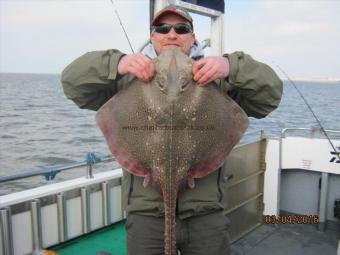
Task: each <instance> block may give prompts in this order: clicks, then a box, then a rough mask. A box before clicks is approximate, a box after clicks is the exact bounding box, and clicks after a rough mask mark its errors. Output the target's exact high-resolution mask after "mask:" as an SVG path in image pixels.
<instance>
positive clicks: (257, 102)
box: [62, 6, 282, 255]
mask: <svg viewBox="0 0 340 255" xmlns="http://www.w3.org/2000/svg"><path fill="white" fill-rule="evenodd" d="M151 25H152V33H151V43H150V44H148V45H147V46H146V47H145V48H144V49H143V51H142V53H135V54H129V55H125V54H123V53H121V52H120V51H118V50H107V51H97V52H90V53H87V54H85V55H83V56H81V57H79V58H78V59H76V60H75V61H74V62H72V63H71V64H70V65H69V66H67V67H66V68H65V70H64V71H63V73H62V83H63V87H64V92H65V94H66V96H67V97H68V98H69V99H72V100H73V101H74V102H75V103H76V104H77V105H78V106H79V107H80V108H86V109H91V110H98V109H99V108H100V107H101V106H102V105H103V104H104V103H105V102H106V101H107V100H109V99H110V98H111V97H112V96H113V95H114V94H115V93H116V92H117V91H119V90H120V89H121V88H123V87H124V86H125V85H126V84H127V83H128V82H129V81H131V79H132V77H133V76H136V77H137V78H138V79H140V80H143V81H147V80H150V79H152V77H153V76H154V72H155V67H154V63H153V61H152V59H153V58H155V57H157V55H159V54H161V53H163V52H165V51H166V50H167V49H169V48H171V47H177V48H179V49H180V50H181V51H182V52H184V53H185V54H187V55H188V56H190V57H191V58H193V59H195V60H197V61H196V62H195V63H194V64H193V69H192V73H193V79H194V80H195V81H197V83H198V84H199V86H207V85H209V84H211V82H212V81H215V82H216V83H217V86H218V87H219V88H220V90H221V91H222V92H224V93H228V94H229V96H231V97H232V98H233V99H234V100H235V101H236V102H237V103H238V104H239V105H240V106H241V107H242V108H243V110H244V111H245V112H246V113H247V114H248V116H251V117H255V118H263V117H265V116H266V115H267V114H269V113H270V112H271V111H272V110H274V109H275V108H276V107H277V106H278V104H279V102H280V99H281V95H282V82H281V81H280V80H279V78H278V77H277V75H276V74H275V73H274V71H273V70H272V69H271V68H270V67H268V66H267V65H265V64H262V63H260V62H257V61H255V60H253V59H252V58H251V57H250V56H249V55H246V54H244V53H243V52H235V53H232V54H225V55H223V56H214V57H203V54H202V52H201V50H200V47H199V45H198V43H197V42H196V39H195V34H194V33H193V25H192V18H191V16H190V15H189V14H188V13H187V12H186V11H184V10H182V9H180V8H178V7H174V6H171V7H168V8H165V9H163V10H161V11H160V12H159V13H158V14H157V15H156V16H155V18H154V19H153V21H152V24H151ZM223 176H224V173H223V169H222V168H220V169H218V170H217V171H215V172H213V173H212V174H209V175H208V176H206V177H205V178H202V179H198V180H195V188H194V189H187V190H185V191H183V192H181V194H180V195H179V197H178V203H177V219H176V223H177V225H176V228H177V231H176V232H177V246H178V249H179V250H180V251H181V254H182V255H191V254H213V255H222V254H223V255H225V254H229V249H230V247H229V235H228V227H229V221H228V219H227V218H226V217H225V216H224V215H223V213H222V212H223V209H224V208H225V205H224V203H223V201H225V200H224V199H223V197H224V185H226V183H225V180H224V178H223ZM122 186H123V192H122V193H123V194H122V196H123V203H124V209H125V210H126V212H127V221H126V231H127V248H128V254H129V255H137V254H138V255H144V254H145V255H153V254H154V255H156V254H163V250H164V247H163V246H164V243H163V242H164V239H163V238H164V208H163V201H162V198H161V196H160V194H159V193H158V192H157V191H156V190H155V189H154V187H152V186H151V185H150V186H148V187H146V188H144V187H143V179H142V178H140V177H136V176H133V175H131V174H129V173H128V172H126V171H124V175H123V184H122Z"/></svg>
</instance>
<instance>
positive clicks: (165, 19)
mask: <svg viewBox="0 0 340 255" xmlns="http://www.w3.org/2000/svg"><path fill="white" fill-rule="evenodd" d="M157 23H158V24H161V23H165V24H171V25H174V24H178V23H186V24H190V23H189V22H188V21H186V20H185V19H184V18H182V17H181V16H178V15H176V14H165V15H164V16H162V17H160V18H159V20H158V22H157ZM151 42H152V44H153V47H154V48H155V51H156V53H157V55H159V54H161V53H163V52H164V51H166V50H167V49H169V48H171V47H177V48H179V49H180V50H181V51H182V52H183V53H185V54H187V55H189V53H190V49H191V47H192V46H193V44H194V42H195V34H194V33H188V34H177V33H176V32H175V30H174V28H171V30H170V31H169V33H167V34H160V33H157V32H152V33H151Z"/></svg>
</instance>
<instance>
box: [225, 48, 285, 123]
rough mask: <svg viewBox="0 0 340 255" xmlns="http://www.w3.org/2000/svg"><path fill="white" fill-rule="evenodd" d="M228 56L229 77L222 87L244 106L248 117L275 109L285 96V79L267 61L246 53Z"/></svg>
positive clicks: (256, 116) (265, 113) (263, 115)
mask: <svg viewBox="0 0 340 255" xmlns="http://www.w3.org/2000/svg"><path fill="white" fill-rule="evenodd" d="M223 56H224V57H227V58H228V59H229V63H230V72H229V76H228V77H227V78H226V79H225V80H223V81H222V89H223V90H227V91H228V94H229V95H230V96H231V97H232V98H233V99H234V100H235V101H236V102H237V103H238V104H239V105H240V106H241V108H242V109H243V110H244V111H245V112H246V113H247V115H248V116H249V117H255V118H263V117H265V116H267V115H268V114H269V113H270V112H272V111H273V110H275V109H276V108H277V107H278V105H279V103H280V101H281V96H282V81H281V80H280V79H279V77H278V76H277V75H276V73H275V72H274V71H273V70H272V69H271V68H270V67H269V66H268V65H266V64H263V63H260V62H258V61H256V60H254V59H253V58H252V57H251V56H249V55H247V54H244V53H243V52H234V53H232V54H225V55H223Z"/></svg>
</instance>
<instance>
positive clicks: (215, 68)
mask: <svg viewBox="0 0 340 255" xmlns="http://www.w3.org/2000/svg"><path fill="white" fill-rule="evenodd" d="M192 74H193V77H194V80H195V81H196V82H197V83H198V84H199V85H201V86H204V85H207V84H208V83H210V82H212V81H214V80H216V79H220V78H225V77H227V76H228V75H229V61H228V59H227V58H225V57H206V58H202V59H200V60H198V61H196V62H195V63H194V64H193V65H192Z"/></svg>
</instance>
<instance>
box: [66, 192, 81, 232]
mask: <svg viewBox="0 0 340 255" xmlns="http://www.w3.org/2000/svg"><path fill="white" fill-rule="evenodd" d="M66 215H67V238H68V239H71V238H73V237H76V236H79V235H81V234H82V232H83V229H82V213H81V199H80V197H76V198H72V199H69V200H67V201H66Z"/></svg>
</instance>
